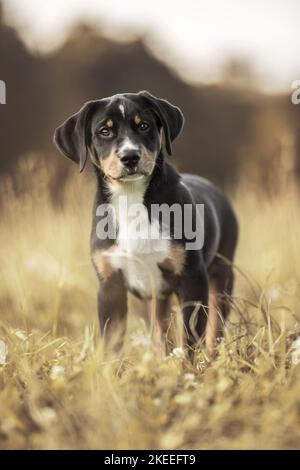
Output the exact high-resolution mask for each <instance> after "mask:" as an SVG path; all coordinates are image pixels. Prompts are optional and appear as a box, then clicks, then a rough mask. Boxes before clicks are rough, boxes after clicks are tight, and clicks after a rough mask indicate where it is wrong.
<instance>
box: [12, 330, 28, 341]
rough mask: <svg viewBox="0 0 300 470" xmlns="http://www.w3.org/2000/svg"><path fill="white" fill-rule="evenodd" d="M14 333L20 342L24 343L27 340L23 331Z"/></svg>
mask: <svg viewBox="0 0 300 470" xmlns="http://www.w3.org/2000/svg"><path fill="white" fill-rule="evenodd" d="M14 333H15V336H16V337H17V338H19V339H21V340H22V341H26V340H27V338H28V337H27V335H26V333H24V331H21V330H16V331H15V332H14Z"/></svg>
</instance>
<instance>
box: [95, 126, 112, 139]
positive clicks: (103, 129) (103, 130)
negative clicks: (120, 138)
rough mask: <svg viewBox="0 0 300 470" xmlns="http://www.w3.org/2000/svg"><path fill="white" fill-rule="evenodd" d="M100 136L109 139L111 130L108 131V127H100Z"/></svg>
mask: <svg viewBox="0 0 300 470" xmlns="http://www.w3.org/2000/svg"><path fill="white" fill-rule="evenodd" d="M98 133H99V134H100V135H102V136H103V137H110V136H111V130H110V129H108V127H101V129H99V132H98Z"/></svg>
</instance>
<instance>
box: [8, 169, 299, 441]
mask: <svg viewBox="0 0 300 470" xmlns="http://www.w3.org/2000/svg"><path fill="white" fill-rule="evenodd" d="M29 170H30V172H31V171H32V169H29ZM20 171H22V172H23V174H24V177H25V178H26V177H27V176H26V171H25V169H24V168H22V169H21V170H20ZM83 180H84V178H83ZM34 181H45V186H42V185H40V186H35V187H32V189H31V190H30V191H29V192H28V193H27V194H26V195H23V196H22V197H19V198H17V197H15V195H14V193H13V190H12V189H11V188H10V185H9V182H6V183H5V184H4V185H3V194H2V200H3V201H4V204H3V211H2V214H1V233H0V246H1V253H0V261H1V270H2V277H1V281H2V282H1V286H0V306H1V323H0V340H2V341H3V342H4V343H5V347H6V350H5V351H4V350H3V343H2V350H1V347H0V360H1V361H2V362H4V364H3V365H0V447H1V448H4V449H11V448H18V449H19V448H33V449H49V448H58V449H65V448H72V449H78V448H84V449H95V448H100V449H108V448H111V449H132V448H137V449H138V448H140V449H146V448H148V449H149V448H161V449H182V448H190V449H240V448H243V449H245V448H256V449H261V448H299V447H300V446H299V442H300V396H299V389H300V375H299V372H300V365H297V364H295V362H297V361H296V360H295V359H296V354H297V352H295V351H294V352H293V351H291V344H292V342H293V341H294V340H295V339H296V338H297V336H298V335H299V336H300V325H299V323H298V320H297V314H298V305H299V274H300V273H299V269H300V268H299V261H300V255H299V250H298V240H299V239H300V209H299V202H298V201H299V194H298V193H297V191H296V189H295V186H294V185H293V184H289V185H288V186H285V187H283V189H282V190H280V191H278V192H277V194H276V195H275V196H273V197H272V198H269V199H267V198H263V197H262V196H261V195H259V194H258V193H257V191H256V188H254V187H251V185H245V184H243V185H241V187H240V188H239V189H238V191H237V193H236V196H235V198H234V199H235V206H236V209H237V212H238V215H239V219H240V224H241V236H240V244H239V250H238V254H237V259H236V275H237V284H236V290H235V296H234V298H233V299H232V304H233V308H232V314H231V316H230V321H229V323H228V325H227V330H226V336H225V340H224V342H222V343H221V344H220V345H219V355H218V357H217V359H215V360H214V361H213V362H209V361H208V360H207V359H206V358H205V356H204V354H202V353H200V352H199V353H198V356H197V358H196V360H195V363H194V364H193V365H191V364H190V363H189V362H188V361H186V360H185V359H184V358H182V357H181V356H180V354H178V355H176V354H174V355H173V356H170V357H167V358H162V357H161V356H160V354H159V353H158V352H157V351H156V350H155V349H154V347H153V346H152V344H151V341H149V337H148V332H147V328H146V326H145V323H144V320H143V306H142V304H141V303H139V302H137V301H135V300H131V312H130V313H131V315H130V325H129V333H128V335H127V343H126V346H125V349H124V351H123V353H122V356H121V357H115V356H113V355H110V356H107V357H104V355H103V351H102V344H101V341H100V340H99V339H98V337H97V329H98V325H97V318H96V308H95V293H96V288H97V281H96V279H95V275H94V273H93V271H92V268H91V266H90V263H89V253H88V237H89V227H90V219H91V210H90V207H91V195H92V188H91V189H90V190H87V187H86V185H84V184H83V182H82V179H79V177H78V176H77V175H76V176H75V177H74V183H73V184H72V187H69V188H68V195H67V197H66V204H65V206H64V208H63V209H61V210H54V209H52V208H51V205H50V203H49V197H48V193H47V189H46V187H47V179H46V178H45V175H43V174H40V175H39V174H38V175H37V176H36V177H35V178H34ZM1 351H2V354H1ZM292 359H294V360H292Z"/></svg>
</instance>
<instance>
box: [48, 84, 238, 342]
mask: <svg viewBox="0 0 300 470" xmlns="http://www.w3.org/2000/svg"><path fill="white" fill-rule="evenodd" d="M183 123H184V118H183V114H182V112H181V111H180V109H179V108H177V107H176V106H173V105H172V104H170V103H169V102H168V101H166V100H163V99H159V98H156V97H154V96H152V95H151V94H150V93H148V92H140V93H124V94H118V95H115V96H112V97H109V98H104V99H99V100H95V101H89V102H88V103H86V104H85V105H84V106H83V107H82V108H81V109H80V111H79V112H78V113H76V114H74V115H73V116H71V117H70V118H68V119H67V120H66V121H65V122H64V123H63V124H62V125H61V126H60V127H58V128H57V129H56V132H55V137H54V140H55V143H56V145H57V146H58V148H59V150H60V151H61V152H62V153H63V154H64V155H66V156H67V157H68V158H70V159H71V160H73V161H75V162H76V163H78V164H79V168H80V171H82V170H83V169H84V167H85V164H86V161H87V159H88V158H89V157H90V158H91V161H92V163H93V166H94V169H95V174H96V179H97V192H96V197H95V205H94V214H93V216H94V218H93V224H92V234H91V257H92V262H93V265H94V267H95V270H96V273H97V276H98V278H99V282H100V286H99V292H98V312H99V319H100V327H101V331H102V333H103V334H104V336H105V338H106V340H109V338H110V337H111V333H112V332H114V331H116V330H118V331H119V340H120V344H121V343H122V338H123V335H124V332H125V328H126V318H127V292H128V291H130V292H132V293H133V294H134V295H136V296H138V297H139V298H141V299H143V300H145V301H150V302H152V303H153V304H155V306H156V308H155V318H156V327H157V329H158V331H159V334H160V340H161V341H164V340H165V338H166V334H167V330H168V326H169V317H170V306H169V301H170V296H171V294H172V293H175V294H176V295H177V298H178V300H179V303H180V305H181V307H182V313H183V321H184V326H185V328H184V329H185V345H186V346H187V347H188V348H189V349H190V350H192V349H193V347H194V346H195V345H197V344H203V343H204V341H205V343H206V346H207V348H208V350H209V351H213V349H214V345H215V343H216V339H217V338H218V337H220V336H221V335H222V328H223V321H224V319H226V316H227V315H228V311H229V303H228V299H229V296H230V295H231V293H232V288H233V281H234V276H233V270H232V261H233V257H234V252H235V248H236V243H237V234H238V226H237V221H236V217H235V214H234V212H233V209H232V207H231V205H230V203H229V201H228V200H227V198H226V197H225V196H224V194H223V193H222V192H221V191H220V190H218V189H217V188H216V187H215V186H214V185H213V184H212V183H210V182H209V181H207V180H206V179H204V178H201V177H199V176H196V175H189V174H179V173H178V172H177V171H176V170H175V169H174V167H173V166H172V165H171V164H170V162H169V161H168V157H167V154H168V155H169V156H170V155H171V154H172V148H171V145H172V142H173V141H174V140H175V139H176V137H177V136H178V135H179V134H180V132H181V130H182V127H183ZM154 300H155V302H153V301H154Z"/></svg>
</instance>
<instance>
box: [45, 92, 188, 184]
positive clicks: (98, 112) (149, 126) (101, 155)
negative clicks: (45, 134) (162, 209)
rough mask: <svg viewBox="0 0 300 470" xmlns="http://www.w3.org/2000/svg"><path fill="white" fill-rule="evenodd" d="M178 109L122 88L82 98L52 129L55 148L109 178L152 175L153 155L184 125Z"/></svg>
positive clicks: (146, 93)
mask: <svg viewBox="0 0 300 470" xmlns="http://www.w3.org/2000/svg"><path fill="white" fill-rule="evenodd" d="M183 122H184V120H183V115H182V112H181V111H180V109H179V108H177V107H176V106H173V105H172V104H170V103H169V102H168V101H165V100H162V99H159V98H156V97H155V96H152V95H151V94H150V93H148V92H146V91H143V92H140V93H126V94H120V95H114V96H113V97H110V98H104V99H101V100H96V101H89V102H88V103H86V104H85V105H84V106H83V107H82V108H81V109H80V111H79V112H78V113H76V114H74V115H73V116H71V117H70V118H69V119H67V120H66V121H65V122H64V123H63V124H62V125H61V126H60V127H58V128H57V129H56V131H55V135H54V141H55V143H56V145H57V147H58V148H59V150H60V151H61V152H62V153H63V154H64V155H66V156H67V157H68V158H70V159H71V160H73V161H75V162H76V163H78V164H79V167H80V171H82V170H83V168H84V166H85V163H86V160H87V156H88V154H89V153H90V155H91V159H92V162H93V163H94V165H95V166H97V167H98V168H99V169H100V170H101V171H102V172H103V173H104V174H105V176H106V177H107V178H109V179H112V180H118V181H124V180H126V179H137V178H139V177H142V176H150V175H151V174H152V172H153V169H154V167H155V164H156V159H157V156H158V155H159V153H160V152H161V150H162V148H163V147H165V148H166V151H167V153H168V154H169V155H171V153H172V148H171V143H172V141H173V140H174V139H175V138H176V137H177V136H178V135H179V133H180V131H181V129H182V127H183Z"/></svg>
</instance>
